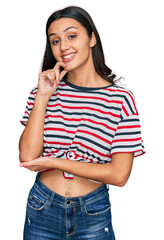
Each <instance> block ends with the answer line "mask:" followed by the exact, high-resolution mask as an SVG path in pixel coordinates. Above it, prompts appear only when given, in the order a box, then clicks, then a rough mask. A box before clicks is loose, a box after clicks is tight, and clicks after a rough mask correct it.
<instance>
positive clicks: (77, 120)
mask: <svg viewBox="0 0 164 240" xmlns="http://www.w3.org/2000/svg"><path fill="white" fill-rule="evenodd" d="M49 117H51V118H62V119H63V120H66V121H69V122H70V121H75V122H80V121H88V122H91V123H94V124H96V125H102V126H104V127H105V128H108V129H110V130H112V131H116V128H112V127H110V126H108V125H107V124H105V123H100V122H96V121H94V120H91V119H86V118H80V119H78V118H65V117H63V116H61V115H47V116H45V118H49Z"/></svg>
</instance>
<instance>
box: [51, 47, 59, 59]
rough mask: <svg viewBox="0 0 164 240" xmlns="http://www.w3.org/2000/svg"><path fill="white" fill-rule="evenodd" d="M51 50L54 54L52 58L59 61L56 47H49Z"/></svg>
mask: <svg viewBox="0 0 164 240" xmlns="http://www.w3.org/2000/svg"><path fill="white" fill-rule="evenodd" d="M51 51H52V55H53V56H54V58H55V59H56V61H59V58H60V53H59V51H58V50H57V49H55V48H51Z"/></svg>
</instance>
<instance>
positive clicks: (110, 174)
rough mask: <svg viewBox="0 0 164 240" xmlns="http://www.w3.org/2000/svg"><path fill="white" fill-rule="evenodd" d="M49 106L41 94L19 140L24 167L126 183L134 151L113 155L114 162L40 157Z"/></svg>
mask: <svg viewBox="0 0 164 240" xmlns="http://www.w3.org/2000/svg"><path fill="white" fill-rule="evenodd" d="M46 106H47V103H46V101H45V99H44V98H43V97H42V96H40V95H39V94H37V96H36V98H35V103H34V106H33V109H32V112H31V114H30V117H29V120H28V123H27V125H26V127H25V129H24V132H23V134H22V136H21V138H20V142H19V150H20V160H21V163H20V166H21V167H25V168H27V169H29V170H31V171H41V170H44V169H53V168H55V169H58V170H61V171H65V172H69V173H72V174H73V175H77V176H79V177H83V178H87V179H92V180H95V181H99V182H102V183H106V184H111V185H116V186H124V185H125V184H126V182H127V180H128V178H129V176H130V172H131V169H132V164H133V153H116V154H113V155H112V161H111V163H110V164H95V163H85V162H77V161H73V160H69V159H60V158H54V157H40V156H41V153H42V150H43V130H44V116H45V111H46Z"/></svg>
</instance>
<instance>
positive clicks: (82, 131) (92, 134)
mask: <svg viewBox="0 0 164 240" xmlns="http://www.w3.org/2000/svg"><path fill="white" fill-rule="evenodd" d="M77 132H81V133H86V134H89V135H91V136H94V137H96V138H98V139H100V140H102V141H104V142H106V143H108V144H111V141H108V140H107V139H106V138H103V137H101V136H99V135H97V134H95V133H92V132H89V131H85V130H77Z"/></svg>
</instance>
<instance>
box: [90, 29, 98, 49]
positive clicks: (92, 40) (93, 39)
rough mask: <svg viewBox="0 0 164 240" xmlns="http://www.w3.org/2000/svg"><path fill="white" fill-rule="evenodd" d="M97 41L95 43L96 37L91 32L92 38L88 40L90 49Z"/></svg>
mask: <svg viewBox="0 0 164 240" xmlns="http://www.w3.org/2000/svg"><path fill="white" fill-rule="evenodd" d="M96 43H97V41H96V37H95V34H94V32H92V36H91V38H90V47H94V46H95V45H96Z"/></svg>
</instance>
